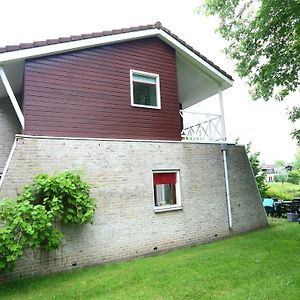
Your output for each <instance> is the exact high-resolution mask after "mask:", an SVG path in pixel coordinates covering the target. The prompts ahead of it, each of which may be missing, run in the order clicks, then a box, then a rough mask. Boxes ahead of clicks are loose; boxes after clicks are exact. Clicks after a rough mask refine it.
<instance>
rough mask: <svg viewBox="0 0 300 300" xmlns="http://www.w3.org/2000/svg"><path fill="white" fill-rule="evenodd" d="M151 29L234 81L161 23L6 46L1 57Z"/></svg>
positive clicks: (2, 48)
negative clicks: (167, 36) (163, 33)
mask: <svg viewBox="0 0 300 300" xmlns="http://www.w3.org/2000/svg"><path fill="white" fill-rule="evenodd" d="M150 29H159V30H162V31H163V32H165V33H167V34H168V35H169V36H170V37H172V38H174V39H175V40H176V41H177V42H179V43H180V44H181V45H182V46H184V47H185V48H187V49H188V50H190V51H191V52H192V53H194V54H195V55H196V56H198V57H199V58H200V59H202V60H203V61H204V62H206V63H207V64H209V65H210V66H211V67H213V68H214V69H215V70H217V71H218V72H220V73H221V74H222V75H224V76H225V77H226V78H228V79H229V80H230V81H233V78H232V76H231V75H229V74H228V73H226V72H225V71H224V70H222V69H221V68H220V67H219V66H217V65H215V64H214V63H213V62H212V61H211V60H209V59H208V58H207V57H205V56H204V55H202V54H201V53H200V52H198V51H197V50H195V49H194V48H193V47H192V46H190V45H189V44H187V43H186V42H185V41H183V40H182V39H180V38H179V37H178V36H177V35H175V34H174V33H172V32H171V31H170V30H168V29H167V28H165V27H164V26H162V24H161V23H160V22H156V23H155V24H153V25H145V26H137V27H129V28H121V29H114V30H110V31H102V32H94V33H89V34H81V35H73V36H70V37H62V38H57V39H48V40H45V41H36V42H32V43H22V44H19V45H10V46H5V47H0V56H1V54H5V53H8V52H15V51H20V50H26V49H33V48H40V47H44V46H49V45H58V44H65V43H69V42H74V41H82V40H86V39H96V38H99V37H104V36H116V35H121V34H124V33H131V32H138V31H146V30H150Z"/></svg>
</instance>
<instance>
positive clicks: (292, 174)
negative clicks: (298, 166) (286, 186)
mask: <svg viewBox="0 0 300 300" xmlns="http://www.w3.org/2000/svg"><path fill="white" fill-rule="evenodd" d="M287 181H288V182H290V183H293V184H299V182H300V172H299V170H292V171H289V172H288V180H287Z"/></svg>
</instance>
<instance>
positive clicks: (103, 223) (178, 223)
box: [0, 137, 267, 279]
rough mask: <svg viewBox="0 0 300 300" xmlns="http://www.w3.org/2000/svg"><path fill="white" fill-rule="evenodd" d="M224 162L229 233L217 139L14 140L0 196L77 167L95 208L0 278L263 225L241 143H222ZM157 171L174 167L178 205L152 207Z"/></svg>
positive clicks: (147, 251)
mask: <svg viewBox="0 0 300 300" xmlns="http://www.w3.org/2000/svg"><path fill="white" fill-rule="evenodd" d="M228 165H229V180H230V191H231V195H232V204H233V209H232V211H233V230H232V231H230V230H229V228H228V217H227V202H226V194H225V182H224V167H223V160H222V152H221V148H220V145H217V144H193V143H181V142H149V141H148V142H144V141H120V140H119V141H117V140H116V141H108V140H76V139H68V140H67V139H43V138H23V137H20V138H18V142H17V147H16V151H15V153H14V155H13V158H12V161H11V164H10V167H9V169H8V172H7V174H6V177H5V179H4V182H3V185H2V187H1V190H0V199H3V198H5V197H13V196H15V194H16V192H18V191H21V190H22V186H23V185H24V184H25V183H28V182H30V181H31V180H32V178H33V176H34V175H35V174H38V173H42V172H46V173H49V174H54V173H57V172H61V171H64V170H70V169H73V170H74V169H75V170H83V171H85V177H84V178H85V180H87V181H88V182H89V183H91V184H92V186H93V188H92V194H93V196H94V197H96V199H97V211H96V215H95V218H94V224H93V225H84V226H66V225H64V228H63V231H64V233H65V239H64V243H63V246H62V247H61V248H60V249H58V250H57V251H53V252H51V253H50V254H47V253H31V252H30V251H28V253H27V254H26V256H25V257H24V258H22V259H21V260H20V261H19V262H18V263H17V267H16V269H15V271H14V273H11V274H7V275H4V276H3V277H2V279H7V278H12V277H17V276H23V275H34V274H46V273H49V272H56V271H60V270H66V269H72V268H76V267H82V266H87V265H94V264H98V263H103V262H108V261H113V260H120V259H127V258H130V257H135V256H140V255H144V254H151V253H154V252H156V251H165V250H169V249H172V248H177V247H182V246H188V245H192V244H200V243H205V242H208V241H213V240H216V239H220V238H224V237H226V236H228V235H230V234H232V233H237V232H242V231H249V230H253V229H255V228H259V227H264V226H266V225H267V219H266V216H265V214H264V211H263V207H262V205H261V200H260V198H259V194H258V191H257V188H256V185H255V182H254V178H253V175H252V173H251V169H250V166H249V162H248V159H247V156H246V153H245V149H244V148H243V147H239V146H233V145H232V146H229V151H228ZM159 169H179V170H180V180H181V201H182V206H183V209H182V210H179V211H170V212H163V213H155V212H154V205H153V186H152V171H153V170H159ZM156 247H157V250H154V248H156Z"/></svg>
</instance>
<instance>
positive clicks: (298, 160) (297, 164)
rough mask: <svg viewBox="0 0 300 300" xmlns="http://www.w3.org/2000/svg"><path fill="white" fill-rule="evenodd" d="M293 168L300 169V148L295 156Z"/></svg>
mask: <svg viewBox="0 0 300 300" xmlns="http://www.w3.org/2000/svg"><path fill="white" fill-rule="evenodd" d="M293 167H294V169H296V170H299V169H300V148H298V150H297V152H296V154H295V156H294V162H293Z"/></svg>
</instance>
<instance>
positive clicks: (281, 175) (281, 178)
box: [274, 168, 289, 184]
mask: <svg viewBox="0 0 300 300" xmlns="http://www.w3.org/2000/svg"><path fill="white" fill-rule="evenodd" d="M288 178H289V175H288V172H287V171H286V170H285V169H284V168H281V169H279V170H278V171H277V174H276V175H275V177H274V179H275V181H276V182H281V183H282V184H284V182H287V180H288Z"/></svg>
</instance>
